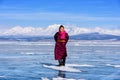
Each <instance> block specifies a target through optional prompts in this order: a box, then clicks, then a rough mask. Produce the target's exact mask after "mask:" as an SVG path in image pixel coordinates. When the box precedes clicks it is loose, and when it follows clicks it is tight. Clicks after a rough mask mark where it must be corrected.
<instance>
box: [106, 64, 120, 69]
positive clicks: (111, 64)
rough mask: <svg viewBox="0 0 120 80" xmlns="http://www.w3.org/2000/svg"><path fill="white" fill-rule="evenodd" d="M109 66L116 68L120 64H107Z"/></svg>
mask: <svg viewBox="0 0 120 80" xmlns="http://www.w3.org/2000/svg"><path fill="white" fill-rule="evenodd" d="M106 65H107V66H111V67H115V68H120V65H113V64H106Z"/></svg>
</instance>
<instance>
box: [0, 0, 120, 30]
mask: <svg viewBox="0 0 120 80" xmlns="http://www.w3.org/2000/svg"><path fill="white" fill-rule="evenodd" d="M52 24H64V25H66V24H69V25H77V26H79V27H86V28H94V27H102V28H111V29H120V0H0V28H1V29H2V28H11V27H14V26H17V25H19V26H22V27H26V26H32V27H47V26H49V25H52Z"/></svg>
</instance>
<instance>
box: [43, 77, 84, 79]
mask: <svg viewBox="0 0 120 80" xmlns="http://www.w3.org/2000/svg"><path fill="white" fill-rule="evenodd" d="M41 80H51V79H48V78H46V77H45V78H44V77H42V78H41ZM52 80H76V79H67V78H62V77H57V78H52ZM78 80H85V79H78Z"/></svg>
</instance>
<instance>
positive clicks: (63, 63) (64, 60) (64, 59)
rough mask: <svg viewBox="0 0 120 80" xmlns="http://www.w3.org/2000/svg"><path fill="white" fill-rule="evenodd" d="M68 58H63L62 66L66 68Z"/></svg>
mask: <svg viewBox="0 0 120 80" xmlns="http://www.w3.org/2000/svg"><path fill="white" fill-rule="evenodd" d="M65 62H66V58H63V61H62V65H63V66H65Z"/></svg>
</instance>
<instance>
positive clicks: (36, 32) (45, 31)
mask: <svg viewBox="0 0 120 80" xmlns="http://www.w3.org/2000/svg"><path fill="white" fill-rule="evenodd" d="M59 26H60V24H53V25H49V26H48V27H46V28H43V27H38V28H35V27H21V26H15V27H13V28H11V29H7V30H4V31H1V32H0V34H1V35H33V36H53V35H54V34H55V33H56V32H57V31H58V28H59ZM64 26H65V29H66V31H67V32H68V33H69V35H77V34H84V33H94V32H98V33H100V34H111V35H120V30H117V29H116V30H110V29H103V28H100V27H96V28H81V27H77V26H69V25H64Z"/></svg>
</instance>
